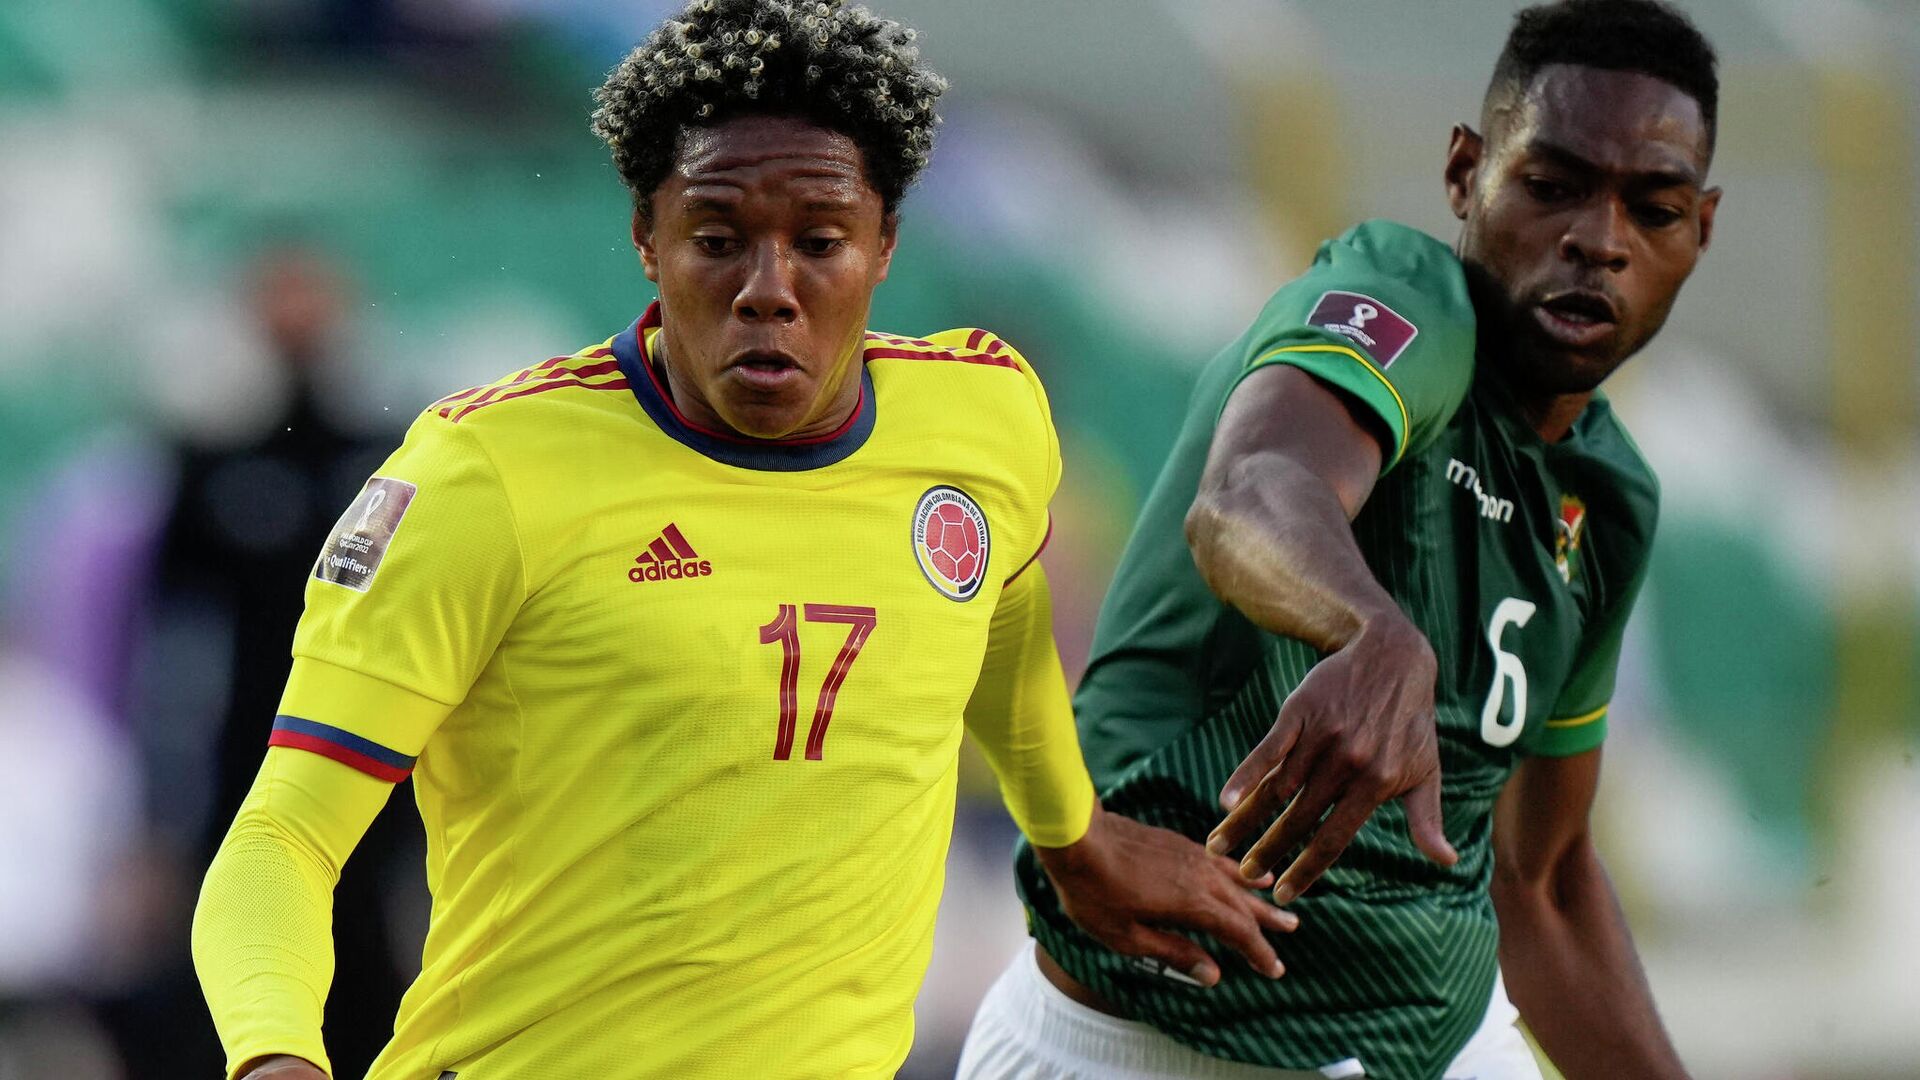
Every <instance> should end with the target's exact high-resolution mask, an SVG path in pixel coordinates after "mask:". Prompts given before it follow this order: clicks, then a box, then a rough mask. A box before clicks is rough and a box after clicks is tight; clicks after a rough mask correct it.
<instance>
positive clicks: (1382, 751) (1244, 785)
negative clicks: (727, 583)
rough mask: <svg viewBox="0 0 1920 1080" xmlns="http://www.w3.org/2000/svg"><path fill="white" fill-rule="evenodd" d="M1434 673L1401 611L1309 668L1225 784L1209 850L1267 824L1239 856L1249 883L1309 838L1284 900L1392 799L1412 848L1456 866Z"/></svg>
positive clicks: (1278, 891) (1240, 841)
mask: <svg viewBox="0 0 1920 1080" xmlns="http://www.w3.org/2000/svg"><path fill="white" fill-rule="evenodd" d="M1435 670H1436V665H1435V661H1434V657H1433V647H1432V646H1431V645H1429V644H1428V643H1427V639H1426V637H1425V636H1424V635H1422V634H1421V633H1420V631H1419V630H1418V629H1417V628H1416V627H1414V625H1413V624H1412V623H1411V622H1408V621H1407V620H1406V618H1405V617H1404V616H1399V615H1398V613H1395V615H1394V616H1390V617H1386V618H1381V619H1376V620H1375V621H1373V622H1371V623H1369V624H1368V625H1367V626H1366V628H1364V629H1362V630H1361V631H1360V633H1359V635H1358V636H1356V637H1355V638H1354V639H1353V640H1352V641H1350V642H1348V643H1347V645H1346V646H1345V647H1344V648H1342V649H1340V650H1339V651H1338V652H1335V653H1333V654H1332V655H1331V656H1328V657H1327V658H1326V659H1324V660H1322V661H1321V662H1320V663H1319V664H1318V665H1316V666H1315V667H1314V669H1313V670H1312V671H1310V672H1308V673H1307V677H1306V678H1305V679H1304V680H1302V681H1301V683H1300V685H1299V686H1297V687H1295V688H1294V691H1293V693H1292V694H1290V695H1289V696H1288V697H1287V700H1286V702H1285V703H1283V704H1282V705H1281V706H1280V716H1279V719H1277V720H1275V721H1274V723H1273V730H1272V731H1270V732H1268V733H1267V737H1266V738H1264V739H1262V740H1260V745H1258V746H1256V747H1254V748H1253V752H1252V753H1250V754H1248V755H1247V758H1246V760H1245V761H1243V762H1241V763H1240V767H1239V768H1238V769H1235V770H1234V773H1233V775H1232V776H1231V777H1229V778H1228V779H1227V783H1226V786H1225V787H1224V788H1222V789H1221V792H1220V805H1221V806H1222V807H1223V808H1224V809H1226V810H1227V811H1228V814H1227V818H1226V820H1225V821H1223V822H1221V823H1220V825H1219V827H1218V828H1216V829H1214V831H1213V834H1212V835H1211V836H1209V837H1208V838H1207V849H1208V850H1209V851H1213V852H1216V853H1220V854H1224V853H1226V852H1230V851H1237V850H1239V849H1240V848H1241V847H1242V846H1243V845H1244V844H1246V843H1247V842H1248V841H1249V840H1252V839H1253V838H1254V837H1255V836H1256V835H1259V833H1260V828H1261V826H1262V825H1265V824H1266V823H1267V822H1270V821H1271V822H1272V823H1273V824H1272V825H1271V827H1269V828H1268V829H1267V830H1266V833H1265V835H1260V838H1259V840H1258V841H1257V842H1255V843H1254V845H1253V848H1252V850H1250V851H1248V852H1247V855H1246V858H1244V859H1243V860H1241V863H1240V872H1241V873H1242V874H1244V875H1246V876H1247V877H1248V878H1255V877H1258V876H1259V875H1261V874H1266V873H1269V872H1271V871H1272V870H1273V869H1274V868H1275V867H1276V866H1278V865H1279V863H1280V860H1281V859H1283V858H1284V857H1286V855H1287V854H1288V853H1289V852H1291V851H1293V850H1294V849H1295V848H1297V847H1299V846H1300V845H1301V844H1305V845H1306V850H1304V851H1302V852H1301V853H1300V855H1299V857H1298V858H1296V859H1294V861H1293V864H1292V865H1291V866H1289V867H1287V870H1286V873H1284V874H1282V875H1281V876H1280V882H1279V884H1278V885H1276V886H1275V887H1274V890H1273V899H1274V903H1277V904H1285V903H1287V902H1289V901H1291V900H1292V899H1293V898H1294V897H1296V896H1299V895H1300V894H1301V893H1303V892H1305V891H1306V889H1307V887H1308V886H1309V885H1312V884H1313V883H1314V882H1315V881H1316V880H1318V879H1319V877H1320V875H1321V874H1323V873H1325V872H1326V869H1327V867H1329V866H1332V865H1333V862H1334V860H1335V859H1338V858H1339V857H1340V853H1341V852H1343V851H1345V850H1346V849H1347V845H1348V844H1349V843H1351V842H1352V840H1353V837H1354V834H1356V833H1358V832H1359V831H1360V826H1362V825H1364V824H1366V821H1367V818H1368V817H1370V816H1372V814H1373V811H1374V809H1375V808H1376V807H1378V806H1379V805H1380V804H1381V803H1383V802H1386V801H1387V800H1388V799H1392V798H1395V797H1398V798H1399V799H1401V800H1402V801H1403V802H1404V803H1405V804H1406V808H1407V830H1408V832H1410V833H1411V834H1412V836H1413V842H1414V844H1415V846H1417V847H1418V848H1419V849H1420V851H1421V852H1422V853H1423V854H1425V855H1426V857H1427V858H1429V859H1432V860H1433V861H1434V862H1436V863H1439V864H1440V865H1442V866H1452V865H1453V863H1454V862H1455V861H1456V860H1457V859H1459V857H1460V856H1459V855H1458V854H1457V853H1455V851H1454V850H1453V845H1451V844H1449V843H1447V835H1446V832H1445V830H1444V829H1443V828H1442V827H1441V818H1440V745H1439V735H1438V732H1437V730H1436V727H1435V723H1434V713H1433V681H1434V674H1435ZM1283 811H1284V812H1283ZM1276 814H1278V815H1279V819H1278V820H1274V815H1276Z"/></svg>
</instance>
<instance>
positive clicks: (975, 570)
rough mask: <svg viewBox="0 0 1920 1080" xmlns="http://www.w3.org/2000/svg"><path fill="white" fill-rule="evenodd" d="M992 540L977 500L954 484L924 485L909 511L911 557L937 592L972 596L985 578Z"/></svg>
mask: <svg viewBox="0 0 1920 1080" xmlns="http://www.w3.org/2000/svg"><path fill="white" fill-rule="evenodd" d="M991 549H992V539H991V538H990V537H989V535H988V533H987V515H985V514H983V513H981V512H980V504H979V503H976V502H974V501H973V498H972V497H971V496H969V495H968V494H967V493H966V492H964V491H961V490H960V489H959V488H956V487H947V486H945V485H942V486H940V487H935V488H928V489H927V493H926V494H924V495H922V496H920V505H918V506H916V507H914V510H913V557H914V558H915V559H916V560H917V561H918V562H919V563H920V572H921V573H923V574H925V575H927V580H928V581H929V582H931V583H932V584H933V587H934V588H935V589H938V590H939V591H940V595H942V596H944V597H946V598H947V599H949V600H962V601H964V600H971V599H973V596H974V594H975V593H977V592H979V591H980V583H981V582H983V581H985V580H986V579H987V556H988V555H989V554H990V552H991Z"/></svg>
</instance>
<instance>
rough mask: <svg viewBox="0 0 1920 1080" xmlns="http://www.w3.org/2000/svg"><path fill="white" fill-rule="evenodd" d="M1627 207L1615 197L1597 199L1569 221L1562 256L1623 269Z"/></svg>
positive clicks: (1563, 235) (1561, 240)
mask: <svg viewBox="0 0 1920 1080" xmlns="http://www.w3.org/2000/svg"><path fill="white" fill-rule="evenodd" d="M1631 228H1632V223H1631V222H1630V221H1629V220H1627V208H1626V207H1625V206H1623V205H1622V204H1621V203H1620V202H1619V201H1618V200H1615V199H1595V200H1593V201H1592V202H1591V203H1590V204H1589V205H1587V206H1584V207H1582V208H1581V209H1580V210H1579V211H1577V212H1576V213H1575V214H1574V215H1573V216H1572V217H1571V218H1570V219H1569V220H1568V221H1567V228H1566V231H1565V232H1563V233H1562V234H1561V235H1560V254H1561V257H1563V258H1565V259H1567V260H1569V261H1571V262H1577V263H1581V264H1584V265H1586V266H1593V267H1598V268H1600V269H1604V270H1612V271H1614V272H1616V273H1617V272H1619V271H1621V270H1625V269H1626V268H1627V254H1628V248H1627V234H1628V230H1629V229H1631Z"/></svg>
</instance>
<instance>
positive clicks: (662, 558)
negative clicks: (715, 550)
mask: <svg viewBox="0 0 1920 1080" xmlns="http://www.w3.org/2000/svg"><path fill="white" fill-rule="evenodd" d="M633 562H634V565H633V566H632V567H630V568H629V569H628V570H627V580H629V581H632V582H634V583H635V584H639V583H640V582H643V581H680V580H682V579H684V578H697V577H706V576H707V575H709V574H711V573H713V563H712V562H711V561H709V560H707V559H703V558H701V557H700V553H699V552H697V551H695V550H693V545H692V544H689V543H687V538H686V537H685V536H682V535H681V534H680V526H678V525H675V524H672V523H671V522H669V523H668V524H667V527H666V528H664V529H661V530H660V535H659V536H656V537H654V538H653V543H651V544H648V545H647V550H645V551H643V552H641V553H640V554H639V556H638V557H636V558H635V559H634V560H633Z"/></svg>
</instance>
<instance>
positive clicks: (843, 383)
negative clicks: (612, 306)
mask: <svg viewBox="0 0 1920 1080" xmlns="http://www.w3.org/2000/svg"><path fill="white" fill-rule="evenodd" d="M668 348H669V346H668V342H667V333H666V330H665V328H664V327H663V328H662V329H661V330H660V332H659V333H657V334H655V335H654V337H653V340H652V343H651V345H650V347H649V348H648V350H647V359H648V360H649V361H650V362H651V363H652V364H653V369H654V373H655V374H656V375H658V376H659V377H660V383H661V385H662V386H664V387H665V388H666V391H667V396H668V397H669V398H671V399H672V400H673V407H674V408H675V409H677V410H678V411H679V413H680V415H681V416H683V417H685V418H686V419H687V420H688V421H690V422H691V423H693V424H695V425H697V426H699V427H703V428H706V429H707V430H709V431H717V432H720V433H722V434H724V435H730V436H733V437H735V438H740V439H756V438H761V436H757V435H751V434H748V433H747V432H744V431H741V430H739V429H738V428H735V427H734V426H733V425H732V424H729V423H727V421H726V420H725V419H724V418H723V417H721V415H720V413H719V411H718V410H716V409H715V408H714V407H713V405H712V403H711V402H709V401H708V400H707V399H706V398H705V396H703V395H702V394H701V393H700V392H699V390H698V388H697V387H695V386H693V385H691V384H690V383H689V382H688V381H687V380H685V379H676V378H674V376H673V367H672V365H670V364H668V363H667V353H668ZM834 377H835V385H834V386H833V388H832V389H831V390H830V391H829V392H828V394H827V400H828V404H827V407H826V409H825V410H824V411H823V412H822V413H821V414H820V415H818V416H816V417H814V418H813V419H811V420H808V421H807V422H806V423H804V424H802V425H800V426H799V427H798V428H795V429H794V430H792V431H789V432H787V433H786V434H784V435H781V436H778V437H777V438H776V439H774V440H772V441H777V442H807V441H811V440H814V439H820V438H824V437H825V436H828V435H831V434H833V433H834V432H836V431H839V430H840V429H841V428H843V427H845V426H846V425H847V421H848V419H849V418H851V417H852V416H853V414H854V412H855V410H857V409H859V407H860V362H859V359H858V358H855V359H854V360H853V361H852V362H850V363H846V364H842V365H841V366H840V370H839V371H837V372H835V373H834Z"/></svg>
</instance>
